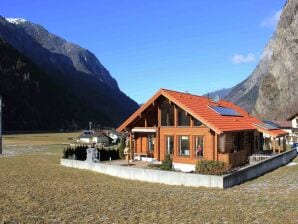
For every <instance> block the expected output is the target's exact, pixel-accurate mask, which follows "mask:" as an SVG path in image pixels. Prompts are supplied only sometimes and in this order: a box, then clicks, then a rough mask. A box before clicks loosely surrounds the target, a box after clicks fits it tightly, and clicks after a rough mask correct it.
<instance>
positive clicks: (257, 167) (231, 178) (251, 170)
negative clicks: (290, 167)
mask: <svg viewBox="0 0 298 224" xmlns="http://www.w3.org/2000/svg"><path fill="white" fill-rule="evenodd" d="M296 155H297V152H296V150H291V151H287V152H284V153H281V154H277V155H276V156H273V157H271V158H269V159H267V160H264V161H261V162H259V163H257V164H254V165H250V166H246V167H243V168H242V169H239V170H237V171H236V172H234V173H231V174H227V175H224V176H223V184H224V185H223V188H229V187H232V186H234V185H238V184H241V183H244V182H245V181H248V180H251V179H254V178H256V177H259V176H261V175H263V174H265V173H267V172H269V171H272V170H274V169H276V168H278V167H280V166H283V165H285V164H287V163H289V162H290V161H291V160H292V159H293V158H295V157H296Z"/></svg>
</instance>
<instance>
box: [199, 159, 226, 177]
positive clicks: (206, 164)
mask: <svg viewBox="0 0 298 224" xmlns="http://www.w3.org/2000/svg"><path fill="white" fill-rule="evenodd" d="M229 170H230V167H229V166H228V165H227V164H226V163H224V162H222V161H213V160H200V161H198V162H197V164H196V173H201V174H210V175H223V174H225V173H227V172H228V171H229Z"/></svg>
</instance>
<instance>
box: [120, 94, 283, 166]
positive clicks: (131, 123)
mask: <svg viewBox="0 0 298 224" xmlns="http://www.w3.org/2000/svg"><path fill="white" fill-rule="evenodd" d="M117 131H119V132H128V134H129V139H130V144H129V146H130V152H131V154H132V156H133V157H134V158H135V157H136V156H142V155H143V156H146V157H148V156H152V157H153V158H154V159H155V160H157V161H162V160H164V159H165V156H166V155H167V154H170V155H171V157H172V159H173V166H174V168H175V169H177V170H181V171H192V170H194V169H195V164H196V163H197V161H198V160H201V159H205V160H220V161H224V162H226V163H228V164H229V165H231V166H232V167H235V166H239V165H242V164H245V163H247V160H248V156H249V155H251V154H253V153H256V152H259V151H261V150H263V147H264V142H265V141H267V142H268V143H270V144H267V145H268V146H270V147H271V148H272V149H273V150H274V151H278V152H281V151H283V150H285V141H284V138H283V137H284V135H286V134H287V133H286V132H284V131H282V130H280V129H278V128H276V127H272V126H270V125H268V124H265V123H263V122H261V121H260V120H258V119H256V118H255V117H253V116H251V115H250V114H248V113H247V112H246V111H244V110H243V109H241V108H240V107H238V106H236V105H234V104H232V103H230V102H228V101H224V100H219V101H217V102H214V101H212V100H211V99H209V98H207V97H202V96H196V95H192V94H189V93H182V92H176V91H172V90H166V89H160V90H159V91H158V92H157V93H156V94H155V95H154V96H153V97H152V98H151V99H149V100H148V102H146V103H145V104H143V105H142V106H141V107H140V108H139V109H138V110H137V111H136V112H135V113H134V114H132V115H131V116H130V117H129V118H128V119H127V120H126V121H125V122H124V123H123V124H122V125H121V126H120V127H119V128H118V129H117ZM263 136H265V137H266V138H265V140H264V138H263Z"/></svg>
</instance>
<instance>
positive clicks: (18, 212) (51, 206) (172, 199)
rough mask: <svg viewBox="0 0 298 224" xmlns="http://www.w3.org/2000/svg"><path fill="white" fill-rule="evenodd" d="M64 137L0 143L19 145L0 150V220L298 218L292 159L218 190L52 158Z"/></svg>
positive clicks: (296, 167)
mask: <svg viewBox="0 0 298 224" xmlns="http://www.w3.org/2000/svg"><path fill="white" fill-rule="evenodd" d="M22 138H23V137H22ZM36 138H37V139H38V137H36ZM67 138H68V137H67ZM67 138H66V140H65V136H64V137H61V136H60V137H59V138H58V139H59V140H57V141H54V138H53V140H48V141H49V142H51V143H52V144H50V145H49V146H47V145H44V144H42V145H41V146H40V145H38V144H37V143H36V142H35V143H32V145H30V144H29V142H30V141H27V140H25V139H24V140H22V141H24V142H27V143H28V144H26V145H25V147H23V148H22V145H21V144H17V141H16V140H15V142H14V143H13V145H9V144H8V145H7V144H6V145H5V149H4V153H7V152H8V151H9V150H12V149H13V147H17V151H19V152H21V153H19V154H18V156H13V157H2V158H0V170H1V172H0V180H1V182H0V221H2V222H3V223H6V222H8V223H9V222H11V223H18V222H20V223H60V222H64V223H69V222H72V223H87V222H89V223H298V175H297V174H298V165H293V166H284V167H281V168H280V169H277V170H275V171H273V172H271V173H268V174H266V175H264V176H262V177H260V178H257V179H255V180H253V181H250V182H247V183H245V184H242V185H240V186H235V187H233V188H230V189H226V190H221V189H210V188H202V187H201V188H192V187H183V186H167V185H162V184H153V183H146V182H139V181H129V180H123V179H119V178H115V177H110V176H107V175H102V174H99V173H95V172H91V171H84V170H77V169H73V168H66V167H63V166H60V165H59V160H60V157H61V154H62V153H61V152H62V148H63V146H61V145H59V141H60V139H62V140H61V142H64V143H65V141H67ZM6 142H7V141H6ZM44 142H47V140H46V139H45V140H44ZM29 146H30V147H31V149H33V150H31V151H30V150H29V155H28V154H27V153H26V151H27V148H26V147H29ZM34 150H35V151H34ZM294 162H296V163H298V159H297V158H296V159H295V160H294Z"/></svg>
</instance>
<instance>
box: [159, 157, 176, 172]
mask: <svg viewBox="0 0 298 224" xmlns="http://www.w3.org/2000/svg"><path fill="white" fill-rule="evenodd" d="M172 165H173V164H172V159H171V156H170V155H169V154H167V155H166V158H165V159H164V160H163V161H162V163H161V166H160V169H161V170H172Z"/></svg>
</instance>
